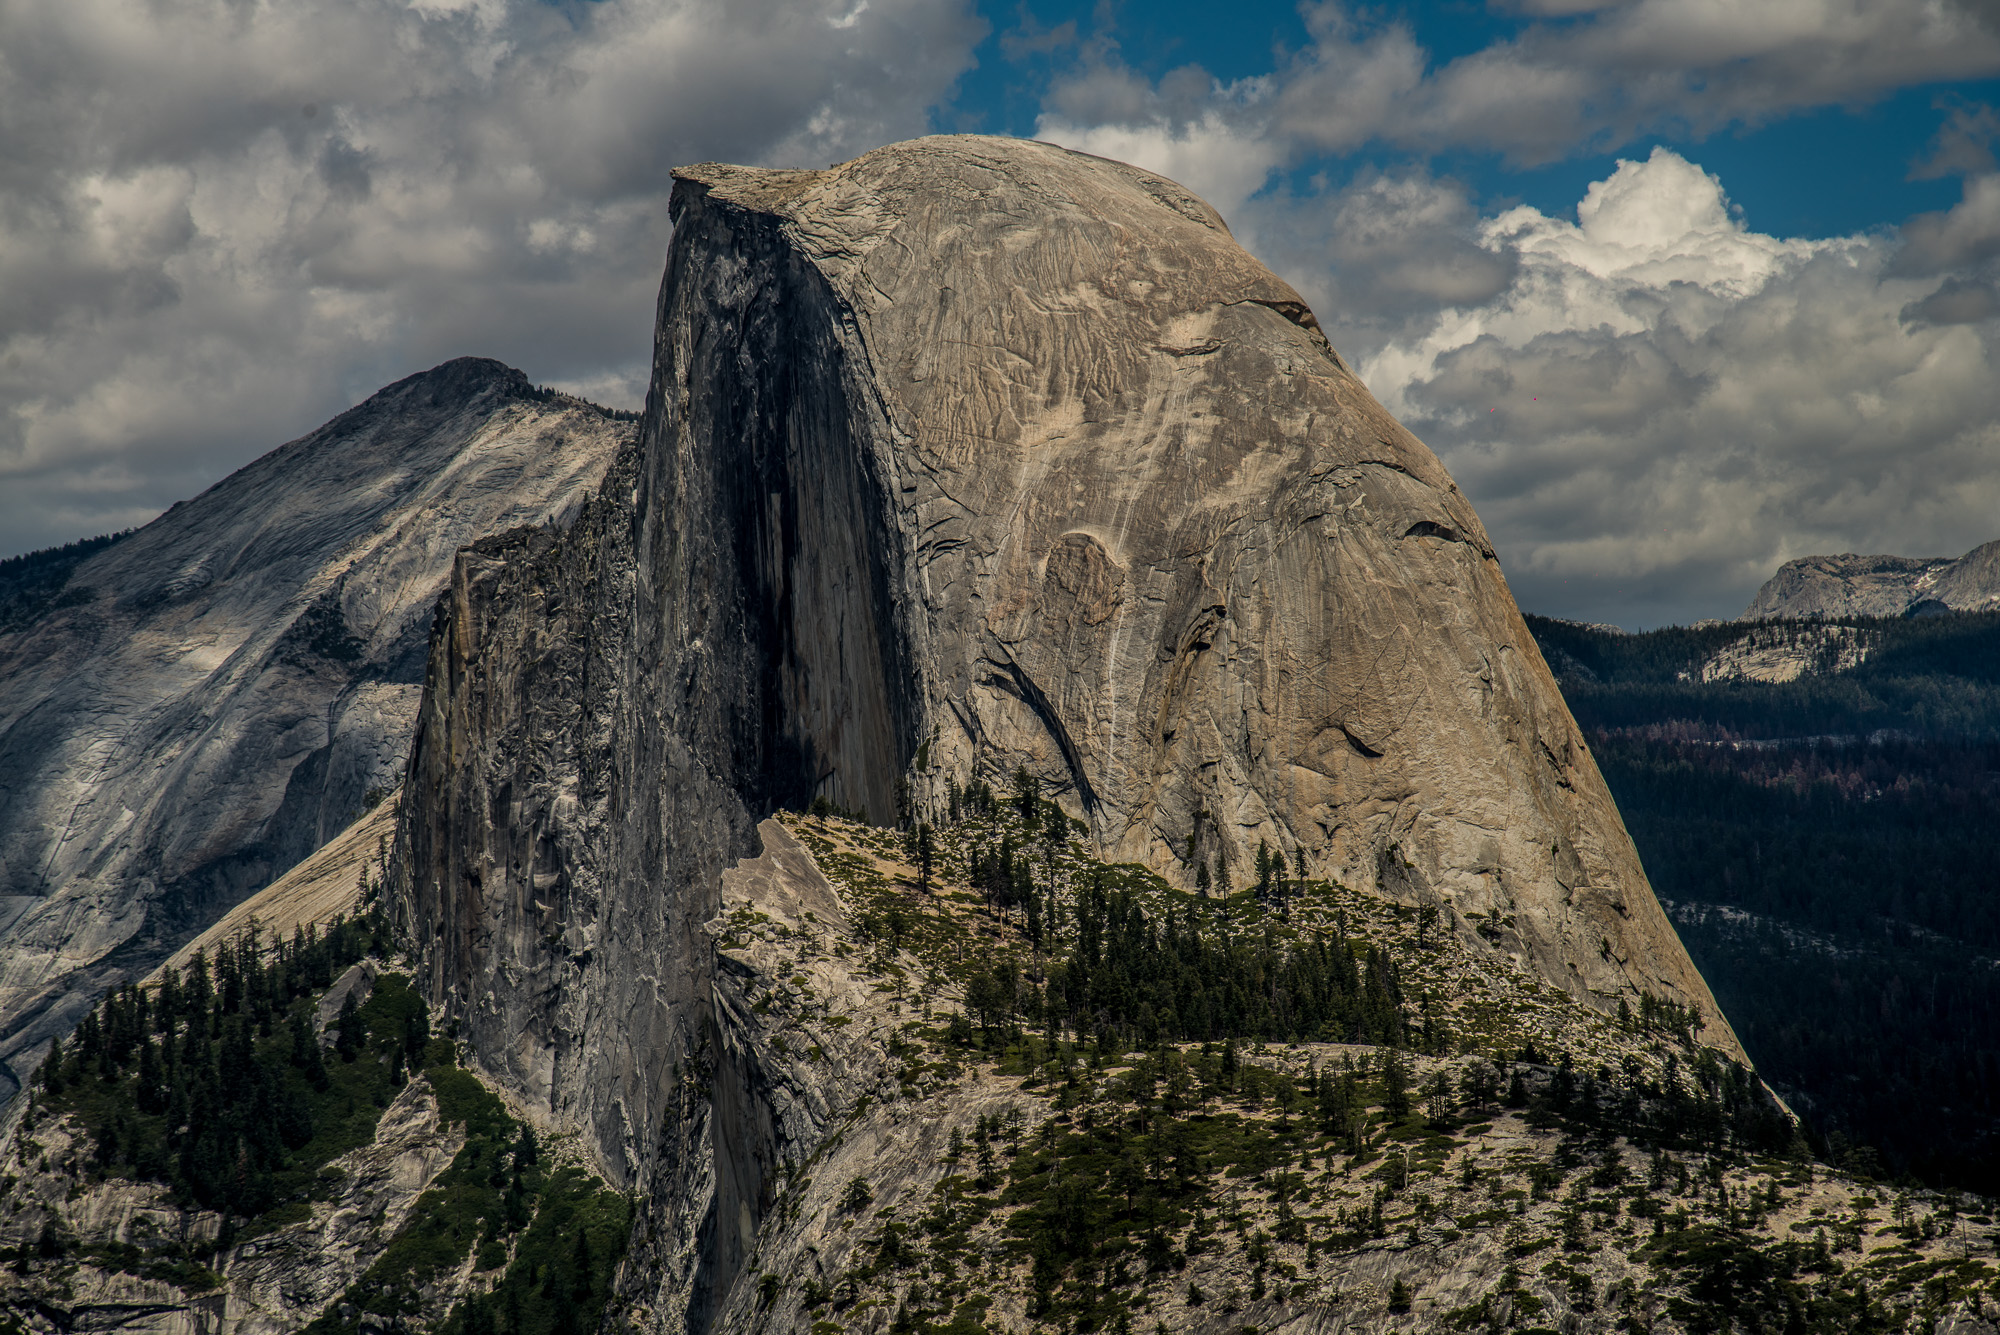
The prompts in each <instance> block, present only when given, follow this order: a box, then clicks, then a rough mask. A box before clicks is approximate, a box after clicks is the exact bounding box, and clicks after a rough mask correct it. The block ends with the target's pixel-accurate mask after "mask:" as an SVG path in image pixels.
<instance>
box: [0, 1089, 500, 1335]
mask: <svg viewBox="0 0 2000 1335" xmlns="http://www.w3.org/2000/svg"><path fill="white" fill-rule="evenodd" d="M13 1120H14V1122H15V1123H16V1124H17V1126H16V1128H15V1129H14V1134H13V1135H12V1136H11V1137H10V1139H9V1142H8V1144H7V1146H6V1149H5V1151H4V1155H0V1162H4V1166H5V1168H6V1176H7V1183H8V1198H7V1203H8V1207H9V1208H8V1210H7V1212H6V1214H5V1216H4V1218H0V1248H8V1249H11V1250H13V1251H15V1252H17V1253H18V1254H19V1255H20V1256H21V1257H22V1258H24V1259H23V1260H22V1261H21V1262H20V1263H17V1264H16V1265H15V1267H14V1268H13V1273H12V1274H11V1275H10V1276H9V1277H8V1280H7V1282H6V1283H5V1284H0V1313H4V1314H5V1316H6V1317H9V1318H13V1319H14V1320H15V1321H18V1322H19V1323H20V1324H19V1325H18V1326H17V1327H16V1328H17V1329H27V1330H32V1331H35V1332H38V1335H40V1333H41V1332H56V1331H69V1330H121V1331H132V1332H151V1333H156V1335H201V1333H202V1332H214V1331H228V1332H230V1333H231V1335H278V1333H279V1332H286V1331H296V1330H300V1329H303V1328H304V1327H305V1326H307V1325H309V1324H310V1323H311V1322H312V1321H313V1319H314V1318H315V1317H317V1316H319V1314H320V1313H321V1312H322V1311H324V1310H325V1309H326V1308H327V1306H328V1305H329V1304H330V1303H332V1302H333V1300H334V1299H336V1298H338V1297H339V1296H340V1294H341V1292H342V1291H343V1290H344V1289H345V1288H346V1287H347V1286H348V1285H349V1284H350V1283H352V1282H353V1281H354V1279H355V1278H356V1277H358V1276H359V1275H360V1274H361V1272H362V1271H363V1270H365V1269H366V1268H367V1267H368V1265H369V1263H370V1262H371V1261H373V1260H374V1259H375V1258H376V1257H377V1256H379V1255H380V1254H381V1252H382V1250H383V1248H385V1247H386V1246H387V1245H388V1243H389V1240H390V1239H391V1238H392V1237H394V1236H395V1234H396V1232H397V1230H398V1229H400V1228H401V1227H402V1226H403V1224H404V1222H405V1221H406V1220H407V1219H408V1217H409V1214H410V1211H411V1209H412V1207H413V1206H415V1204H416V1203H417V1201H418V1200H419V1198H421V1197H422V1195H423V1193H424V1191H425V1189H426V1188H428V1187H429V1186H430V1185H431V1183H432V1182H433V1181H435V1180H436V1178H437V1176H438V1174H439V1173H441V1172H443V1171H444V1170H445V1168H447V1167H448V1166H449V1165H450V1164H451V1162H452V1158H453V1156H455V1155H456V1154H457V1153H458V1151H459V1148H460V1146H461V1145H462V1144H463V1143H464V1140H465V1136H464V1134H463V1131H462V1130H460V1129H457V1128H454V1127H450V1126H446V1125H444V1124H443V1123H441V1122H440V1120H439V1117H438V1105H437V1099H436V1098H435V1097H433V1096H432V1094H431V1089H430V1086H429V1085H428V1084H427V1083H425V1082H424V1081H422V1080H413V1081H411V1082H410V1083H409V1084H408V1085H406V1086H404V1087H403V1090H402V1092H401V1093H400V1094H399V1095H398V1096H397V1097H396V1099H395V1100H394V1101H393V1102H392V1103H390V1105H389V1106H388V1107H387V1108H385V1109H384V1110H383V1111H382V1117H381V1120H380V1122H379V1123H377V1125H376V1130H375V1136H374V1138H373V1140H371V1141H370V1142H369V1143H368V1144H367V1145H364V1146H362V1147H361V1148H359V1149H356V1150H354V1151H352V1152H351V1153H348V1154H345V1155H343V1156H341V1157H340V1158H339V1159H336V1160H335V1161H334V1162H333V1163H332V1164H330V1165H329V1166H328V1168H327V1170H326V1171H325V1172H324V1173H323V1174H322V1177H323V1178H324V1179H326V1180H331V1181H336V1182H337V1183H338V1187H337V1189H336V1190H334V1191H332V1192H330V1193H328V1195H327V1198H326V1199H323V1200H315V1201H313V1202H312V1203H311V1205H310V1207H309V1208H307V1209H306V1210H305V1211H304V1214H305V1216H306V1217H305V1218H303V1219H301V1220H299V1221H298V1222H295V1223H291V1224H287V1225H286V1226H284V1227H282V1228H279V1229H277V1230H275V1231H274V1232H269V1233H265V1234H262V1235H260V1236H258V1237H257V1238H255V1239H254V1240H249V1241H244V1242H242V1243H240V1244H237V1245H234V1246H230V1245H223V1246H221V1247H219V1248H218V1247H217V1245H216V1244H217V1243H218V1241H219V1239H218V1232H219V1230H220V1229H221V1226H222V1221H221V1219H220V1218H219V1217H218V1216H217V1215H216V1214H214V1213H213V1212H209V1211H203V1210H199V1209H196V1208H193V1207H184V1206H182V1205H181V1204H178V1203H177V1202H176V1201H175V1200H174V1198H173V1193H172V1192H171V1191H169V1190H168V1189H167V1188H166V1187H164V1186H161V1185H160V1184H158V1183H154V1182H135V1181H132V1180H130V1179H127V1178H122V1177H102V1176H100V1175H98V1174H95V1173H92V1172H91V1170H90V1162H91V1148H90V1145H89V1143H88V1141H87V1140H86V1139H85V1138H83V1137H80V1136H78V1135H76V1134H75V1132H76V1128H75V1126H74V1125H73V1124H72V1122H71V1121H70V1120H69V1119H63V1120H62V1121H58V1122H55V1123H53V1124H49V1125H45V1126H42V1127H39V1128H37V1129H36V1131H35V1132H34V1133H33V1134H32V1135H30V1134H27V1133H25V1132H22V1131H20V1130H19V1129H18V1122H19V1120H20V1119H19V1118H18V1116H17V1117H16V1118H14V1119H13ZM44 1238H55V1239H60V1242H61V1245H60V1247H58V1248H47V1247H44V1246H42V1245H41V1244H42V1240H43V1239H44ZM38 1251H43V1252H50V1253H52V1254H48V1255H42V1256H40V1257H39V1258H38V1259H34V1260H29V1259H26V1258H29V1257H35V1256H36V1255H37V1252H38ZM196 1255H199V1256H202V1257H204V1258H205V1260H206V1262H207V1264H198V1263H194V1262H193V1261H192V1260H191V1259H189V1258H192V1257H193V1256H196ZM163 1259H164V1263H163Z"/></svg>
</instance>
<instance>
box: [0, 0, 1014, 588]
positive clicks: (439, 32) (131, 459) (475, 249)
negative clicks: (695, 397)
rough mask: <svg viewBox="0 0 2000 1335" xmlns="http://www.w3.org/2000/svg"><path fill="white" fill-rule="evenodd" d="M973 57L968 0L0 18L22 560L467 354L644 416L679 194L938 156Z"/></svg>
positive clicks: (441, 4)
mask: <svg viewBox="0 0 2000 1335" xmlns="http://www.w3.org/2000/svg"><path fill="white" fill-rule="evenodd" d="M984 32H985V25H984V23H983V21H982V20H980V19H978V18H977V16H976V15H975V14H974V13H973V10H972V7H971V4H970V2H969V0H868V2H867V3H855V2H854V0H603V2H602V3H582V2H581V0H562V2H558V3H543V2H542V0H420V2H419V3H416V4H409V3H403V2H402V0H340V3H327V2H323V0H301V2H300V3H283V4H279V3H261V2H258V3H247V4H246V3H240V2H239V0H176V2H175V3H172V4H156V3H152V2H151V0H64V2H63V3H60V4H52V3H48V2H47V0H0V143H4V144H5V145H6V148H5V151H4V152H0V292H4V293H5V294H6V296H5V299H4V300H0V540H4V544H5V550H6V551H18V550H22V549H25V548H29V547H34V546H39V545H42V544H44V543H48V542H56V541H62V540H65V539H68V538H71V537H75V536H78V535H79V534H83V533H89V532H96V531H101V530H104V529H108V528H114V527H118V526H121V525H124V524H128V523H136V522H142V521H144V520H145V519H148V518H150V517H151V516H152V515H153V514H156V513H158V512H159V511H160V510H161V509H164V508H165V507H166V506H167V505H168V504H170V503H171V502H173V501H175V500H177V499H180V498H182V497H184V496H187V495H191V494H193V493H194V492H196V491H198V490H200V489H201V488H202V487H203V486H206V485H207V484H208V483H210V482H212V481H214V480H215V478H217V477H219V476H220V475H221V474H222V473H224V472H227V471H228V470H229V469H230V468H232V467H234V466H236V465H238V464H240V463H242V462H244V461H246V460H247V459H249V458H250V457H253V456H254V455H256V454H258V453H261V452H262V451H263V450H265V449H268V448H270V447H271V446H272V445H275V444H277V443H278V442H279V441H281V440H283V439H285V438H286V437H288V436H290V435H293V434H297V433H299V432H302V431H304V430H306V429H309V428H310V427H312V426H314V425H316V424H317V423H318V422H319V421H321V420H323V419H324V418H326V417H328V416H331V415H332V414H333V413H335V412H337V411H339V410H340V409H342V408H344V407H346V406H347V405H348V404H350V403H352V402H354V401H355V400H356V399H358V398H360V397H362V396H364V395H366V394H368V393H370V392H372V391H373V390H374V389H376V388H378V387H380V386H381V385H382V384H384V383H386V382H387V381H389V380H391V379H393V378H395V377H397V376H400V375H404V374H408V373H409V372H411V371H415V370H421V369H423V368H424V367H426V366H429V365H432V364H434V363H436V362H438V361H441V360H444V359H446V358H448V357H451V356H456V355H460V354H465V353H477V354H483V355H487V356H494V357H499V358H501V359H503V360H507V361H511V362H513V363H514V364H516V365H518V366H521V367H522V368H523V369H525V370H527V371H528V372H529V373H530V374H531V375H533V376H534V377H536V378H537V379H540V380H543V381H545V382H556V383H563V384H566V385H569V386H571V387H574V388H577V389H580V390H583V391H585V392H590V393H593V394H596V395H598V396H600V397H603V398H606V399H609V400H611V401H613V402H616V403H619V404H621V405H632V404H635V403H636V402H637V400H638V398H639V397H640V395H641V394H642V393H643V388H644V387H643V383H642V378H643V376H644V374H645V367H646V364H647V359H648V343H649V335H650V324H651V313H652V306H653V297H654V293H655V291H656V290H657V287H658V283H659V277H660V266H661V263H662V261H663V259H664V256H665V246H666V240H667V233H668V222H667V218H666V199H667V194H668V191H669V189H670V186H671V182H670V181H669V179H668V171H669V169H670V168H672V167H673V166H675V165H678V164H680V163H686V162H696V161H702V160H706V159H726V160H733V161H750V162H771V163H777V164H783V165H792V166H810V165H824V164H825V163H828V162H831V161H835V160H838V159H842V158H846V157H849V156H852V155H853V154H854V153H856V152H860V151H863V150H865V149H868V148H871V147H874V146H875V145H877V144H879V143H882V142H885V141H889V140H893V139H897V138H903V137H906V136H908V135H912V134H918V133H922V132H923V131H924V130H925V129H926V128H927V116H928V111H929V108H931V107H933V106H934V105H936V104H937V103H938V102H939V101H940V99H942V98H944V97H945V96H946V95H947V94H948V93H949V90H950V89H951V87H952V85H953V82H954V80H955V79H956V78H957V77H958V76H959V75H960V74H961V73H962V72H963V71H964V70H965V69H967V68H968V67H969V65H970V62H971V52H972V48H973V46H974V45H975V44H976V43H977V42H978V41H979V39H980V38H981V37H982V35H983V34H984ZM0 554H4V552H0Z"/></svg>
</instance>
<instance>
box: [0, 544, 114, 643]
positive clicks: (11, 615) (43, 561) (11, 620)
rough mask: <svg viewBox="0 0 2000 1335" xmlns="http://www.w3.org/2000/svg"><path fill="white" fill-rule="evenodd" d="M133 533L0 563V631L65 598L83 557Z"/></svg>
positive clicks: (76, 596) (77, 596) (75, 597)
mask: <svg viewBox="0 0 2000 1335" xmlns="http://www.w3.org/2000/svg"><path fill="white" fill-rule="evenodd" d="M133 532H134V530H132V529H129V528H128V529H126V530H125V531H124V532H122V533H101V534H99V535H98V536H97V537H94V538H78V539H77V540H76V541H75V542H66V543H64V544H63V545H62V546H60V547H44V548H43V549H42V550H40V551H38V552H24V553H22V554H21V555H19V556H10V557H8V558H7V559H6V560H4V561H0V631H8V630H13V629H14V628H16V627H18V626H25V625H27V624H28V623H29V622H30V621H32V620H34V619H35V618H36V617H37V616H40V615H41V613H42V612H43V611H44V610H45V609H47V608H49V607H51V606H54V605H55V604H56V603H57V601H58V600H61V599H63V598H64V597H65V593H64V586H65V585H67V584H68V583H69V576H70V572H71V571H72V570H75V569H76V568H77V566H78V565H80V564H82V562H83V561H84V559H85V558H86V557H90V556H95V555H96V554H97V553H99V552H101V551H103V550H104V549H105V548H106V547H109V546H110V545H111V544H112V543H114V542H117V541H118V540H119V539H120V538H126V537H130V536H131V535H132V533H133ZM87 596H88V595H86V594H83V593H82V592H81V591H78V592H75V593H71V594H69V595H68V597H69V599H70V601H74V602H83V601H86V599H87ZM65 605H67V604H65Z"/></svg>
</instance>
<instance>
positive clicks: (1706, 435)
mask: <svg viewBox="0 0 2000 1335" xmlns="http://www.w3.org/2000/svg"><path fill="white" fill-rule="evenodd" d="M1476 237H1477V243H1478V245H1479V246H1480V247H1481V248H1482V249H1484V250H1486V251H1488V252H1489V253H1491V254H1493V255H1495V256H1496V257H1504V258H1505V259H1507V260H1508V261H1509V262H1510V263H1511V266H1512V269H1511V273H1512V276H1511V279H1510V281H1508V282H1507V283H1506V285H1505V286H1504V287H1502V288H1501V289H1499V290H1498V291H1496V292H1495V293H1493V295H1491V296H1490V297H1488V298H1487V299H1485V300H1482V301H1479V302H1477V303H1468V304H1464V305H1451V306H1444V307H1442V308H1439V309H1436V310H1433V311H1429V312H1419V313H1415V314H1412V315H1411V316H1409V317H1408V319H1407V322H1406V329H1405V331H1404V332H1403V333H1402V334H1400V335H1398V336H1394V337H1390V338H1388V339H1386V340H1383V341H1380V342H1379V343H1378V344H1377V345H1375V346H1373V347H1372V348H1371V349H1370V350H1369V351H1368V352H1367V354H1366V355H1365V356H1363V357H1362V358H1361V359H1360V365H1359V370H1360V373H1361V375H1362V376H1363V378H1364V379H1365V380H1367V382H1368V383H1369V385H1370V387H1371V388H1372V389H1373V390H1374V391H1375V392H1376V394H1377V395H1378V396H1379V397H1380V398H1382V399H1383V401H1384V402H1385V403H1387V404H1388V405H1390V406H1391V407H1392V408H1393V409H1394V410H1395V411H1397V412H1398V413H1399V415H1401V416H1402V417H1403V418H1404V420H1405V421H1407V422H1409V423H1410V425H1411V426H1412V427H1413V428H1414V429H1416V430H1417V431H1418V432H1419V434H1421V435H1423V436H1424V437H1425V438H1426V439H1427V440H1428V441H1429V442H1430V443H1431V445H1432V446H1433V447H1434V448H1436V449H1437V450H1438V451H1439V453H1440V454H1441V455H1442V456H1443V457H1444V459H1445V461H1446V463H1447V464H1448V465H1449V466H1450V467H1451V468H1452V470H1453V473H1454V475H1455V476H1456V477H1457V478H1458V480H1459V483H1460V485H1461V486H1463V487H1464V488H1465V490H1466V491H1467V493H1468V494H1469V495H1470V496H1471V497H1472V499H1473V501H1474V503H1475V504H1476V505H1477V506H1478V507H1479V509H1480V512H1481V515H1482V517H1483V518H1484V519H1485V521H1486V523H1487V526H1488V528H1489V529H1490V530H1491V531H1492V532H1493V533H1494V535H1495V538H1496V541H1497V542H1498V543H1499V545H1500V547H1501V552H1502V560H1503V562H1504V564H1505V565H1506V567H1507V569H1508V572H1509V577H1510V579H1512V580H1513V582H1514V584H1515V586H1516V590H1517V593H1519V594H1520V596H1521V597H1522V601H1523V602H1524V603H1525V604H1526V605H1528V606H1530V607H1534V606H1537V605H1540V606H1544V607H1562V608H1564V609H1567V610H1570V611H1572V612H1579V613H1581V612H1595V613H1596V614H1600V615H1605V616H1607V617H1610V616H1622V617H1623V618H1624V619H1626V620H1635V619H1636V620H1641V621H1654V620H1659V619H1662V618H1674V617H1679V618H1689V617H1693V616H1700V615H1717V614H1722V615H1729V614H1733V613H1734V612H1736V611H1737V610H1739V609H1740V606H1741V604H1742V603H1743V602H1745V601H1747V597H1748V592H1749V591H1750V590H1751V589H1753V588H1754V587H1755V586H1756V584H1757V583H1759V582H1761V580H1762V579H1764V578H1765V577H1766V576H1768V575H1769V574H1770V572H1771V571H1772V569H1773V568H1775V566H1776V565H1777V564H1778V563H1779V562H1781V561H1784V560H1787V559H1790V558H1791V557H1794V556H1800V555H1805V554H1808V553H1811V552H1826V551H1847V550H1857V549H1859V550H1866V551H1880V552H1896V553H1905V554H1912V555H1936V554H1955V553H1958V552H1962V551H1964V550H1966V549H1969V548H1970V547H1972V546H1973V545H1975V544H1976V543H1979V542H1982V541H1985V540H1987V539H1989V538H1991V537H1993V536H1995V535H1996V533H2000V374H1996V353H2000V347H1996V335H2000V329H1996V327H1995V323H1994V322H1993V321H1992V320H1991V319H1990V318H1984V317H1985V316H1990V314H1991V308H1990V307H1985V306H1981V305H1980V304H1979V303H1978V302H1977V301H1976V300H1974V299H1972V298H1966V297H1962V296H1961V297H1958V298H1957V304H1956V307H1955V309H1957V310H1958V311H1959V312H1960V313H1961V314H1962V315H1970V316H1972V317H1974V318H1970V319H1965V318H1961V319H1957V320H1942V319H1939V320H1926V319H1922V318H1913V316H1912V309H1911V308H1912V307H1913V305H1915V306H1917V307H1921V305H1922V303H1923V302H1924V301H1925V300H1926V299H1927V295H1928V294H1931V293H1932V290H1933V289H1935V288H1937V287H1938V286H1939V285H1938V282H1937V280H1936V278H1935V277H1931V276H1916V275H1912V274H1908V273H1906V272H1905V271H1904V268H1903V266H1902V265H1901V264H1900V263H1899V255H1900V252H1901V251H1902V250H1903V249H1904V248H1905V243H1904V242H1903V241H1902V240H1901V239H1900V238H1898V237H1895V236H1892V235H1888V234H1871V235H1861V236H1853V237H1846V238H1838V239H1833V240H1798V239H1786V238H1781V237H1774V236H1768V235H1764V234H1761V233H1758V232H1756V231H1754V230H1752V229H1751V228H1750V227H1748V226H1746V225H1745V224H1744V223H1743V222H1742V221H1741V220H1740V219H1738V218H1737V217H1736V216H1735V215H1734V214H1733V212H1732V211H1731V209H1730V207H1729V204H1728V200H1727V198H1726V196H1725V194H1724V192H1723V189H1722V184H1721V182H1719V181H1718V180H1716V179H1715V178H1714V177H1713V176H1710V175H1708V174H1707V173H1705V172H1703V171H1702V170H1701V169H1700V168H1699V167H1697V166H1696V165H1694V164H1693V163H1690V162H1688V161H1686V160H1685V159H1683V158H1681V157H1680V156H1678V155H1676V154H1674V153H1672V152H1669V151H1667V150H1664V149H1656V150H1654V152H1653V153H1652V155H1651V156H1650V157H1649V158H1647V159H1645V160H1644V161H1626V162H1620V163H1619V164H1618V167H1617V170H1616V171H1615V172H1614V173H1613V174H1612V175H1611V176H1610V177H1609V178H1607V179H1606V180H1604V181H1600V182H1597V183H1596V184H1594V185H1592V186H1591V187H1590V189H1589V191H1588V193H1587V194H1586V195H1585V197H1584V199H1583V200H1582V201H1581V202H1580V203H1579V206H1578V209H1577V217H1576V220H1575V221H1574V222H1571V221H1569V220H1567V219H1563V218H1552V217H1548V216H1546V215H1544V214H1542V213H1540V212H1538V211H1536V210H1534V209H1530V208H1517V209H1513V210H1510V211H1508V212H1505V213H1502V214H1500V215H1499V216H1498V217H1494V218H1491V219H1487V220H1485V221H1484V222H1483V223H1481V224H1480V225H1479V226H1478V228H1477V230H1476ZM1962 281H1963V280H1961V282H1962ZM1944 304H1946V305H1949V304H1950V303H1948V302H1947V303H1944Z"/></svg>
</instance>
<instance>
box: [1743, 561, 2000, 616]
mask: <svg viewBox="0 0 2000 1335" xmlns="http://www.w3.org/2000/svg"><path fill="white" fill-rule="evenodd" d="M1996 607H2000V541H1996V542H1989V543H1985V544H1983V545H1981V546H1978V547H1975V548H1973V549H1972V550H1971V551H1969V552H1967V553H1966V554H1965V555H1964V556H1961V557H1958V558H1957V559H1956V560H1954V559H1952V558H1950V557H1945V556H1937V557H1912V556H1856V555H1854V554H1853V553H1852V552H1848V553H1844V554H1842V555H1840V556H1802V557H1799V558H1798V559H1797V560H1795V561H1787V562H1785V564H1783V565H1782V566H1779V567H1778V573H1777V574H1775V575H1773V576H1771V578H1770V579H1768V580H1766V581H1765V582H1764V586H1763V587H1762V588H1760V589H1758V590H1757V596H1756V597H1755V598H1752V599H1751V600H1750V606H1748V607H1746V608H1745V609H1743V617H1742V619H1743V620H1745V621H1765V620H1773V619H1776V618H1779V617H1899V616H1909V615H1922V614H1925V613H1934V612H1981V611H1991V610H1993V609H1994V608H1996Z"/></svg>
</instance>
